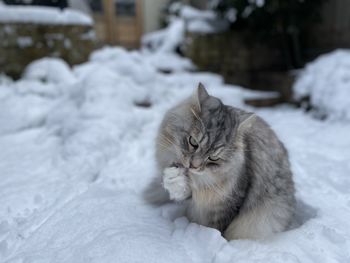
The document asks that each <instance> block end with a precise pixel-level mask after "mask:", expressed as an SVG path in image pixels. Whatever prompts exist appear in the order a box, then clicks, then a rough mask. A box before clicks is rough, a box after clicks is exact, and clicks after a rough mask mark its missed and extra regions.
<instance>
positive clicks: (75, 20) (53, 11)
mask: <svg viewBox="0 0 350 263" xmlns="http://www.w3.org/2000/svg"><path fill="white" fill-rule="evenodd" d="M0 22H2V23H34V24H45V25H88V26H91V25H92V24H93V21H92V18H91V17H90V16H88V15H86V14H84V13H82V12H80V11H77V10H73V9H69V8H66V9H63V10H60V9H58V8H53V7H44V6H8V5H2V4H0Z"/></svg>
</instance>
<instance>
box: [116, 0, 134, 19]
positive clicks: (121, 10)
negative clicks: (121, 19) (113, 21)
mask: <svg viewBox="0 0 350 263" xmlns="http://www.w3.org/2000/svg"><path fill="white" fill-rule="evenodd" d="M115 9H116V15H117V16H135V15H136V3H135V0H116V1H115Z"/></svg>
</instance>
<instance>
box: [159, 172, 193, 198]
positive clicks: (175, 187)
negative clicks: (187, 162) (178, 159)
mask: <svg viewBox="0 0 350 263" xmlns="http://www.w3.org/2000/svg"><path fill="white" fill-rule="evenodd" d="M163 186H164V188H165V189H166V190H167V191H168V192H169V196H170V199H171V200H174V201H183V200H185V199H187V198H188V197H189V196H190V195H191V188H190V186H189V183H188V178H187V177H186V175H185V173H184V169H182V168H177V167H169V168H165V169H164V174H163Z"/></svg>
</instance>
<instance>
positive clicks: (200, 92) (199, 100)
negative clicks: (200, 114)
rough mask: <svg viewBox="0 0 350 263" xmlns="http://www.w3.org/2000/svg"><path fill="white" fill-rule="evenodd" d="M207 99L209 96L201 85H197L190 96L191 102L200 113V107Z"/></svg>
mask: <svg viewBox="0 0 350 263" xmlns="http://www.w3.org/2000/svg"><path fill="white" fill-rule="evenodd" d="M208 98H209V94H208V92H207V90H206V89H205V87H204V85H203V84H202V83H199V84H198V87H197V88H196V90H195V91H194V93H193V95H192V100H193V102H194V104H195V105H196V107H198V110H199V111H201V105H202V104H203V102H204V101H205V100H207V99H208Z"/></svg>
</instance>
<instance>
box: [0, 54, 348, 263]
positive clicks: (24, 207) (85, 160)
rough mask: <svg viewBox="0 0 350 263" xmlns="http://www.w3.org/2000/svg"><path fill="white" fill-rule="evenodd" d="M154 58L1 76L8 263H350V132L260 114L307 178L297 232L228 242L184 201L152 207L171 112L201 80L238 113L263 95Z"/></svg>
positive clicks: (2, 244)
mask: <svg viewBox="0 0 350 263" xmlns="http://www.w3.org/2000/svg"><path fill="white" fill-rule="evenodd" d="M149 56H150V55H149V54H148V55H147V56H146V55H143V54H142V53H139V52H130V53H129V52H126V51H125V50H122V49H119V48H105V49H103V50H100V51H97V52H95V53H93V54H92V56H91V59H90V61H89V62H87V63H85V64H82V65H79V66H76V67H75V68H74V69H73V70H70V69H69V68H68V67H67V65H65V64H64V63H63V62H61V61H59V60H47V59H44V60H41V61H39V62H36V63H35V64H34V65H32V66H30V67H29V68H28V70H27V72H26V73H25V75H24V77H23V78H22V79H21V80H20V81H17V82H11V81H10V80H8V79H5V78H1V77H0V149H1V151H0V200H1V205H0V262H11V263H17V262H23V263H24V262H25V263H29V262H36V263H37V262H74V263H79V262H98V263H103V262H118V263H121V262H128V263H129V262H167V263H170V262H198V263H205V262H227V263H229V262H230V263H231V262H235V263H238V262H269V263H271V262H287V263H294V262H317V263H322V262H327V263H330V262H344V263H345V262H350V191H349V188H350V161H349V160H350V136H349V135H350V123H346V122H336V121H318V120H315V119H313V118H312V117H310V116H309V115H307V114H305V113H304V112H303V111H302V110H298V109H294V108H291V107H288V106H280V107H276V108H271V109H259V110H258V109H253V108H248V109H249V110H254V111H256V112H257V114H259V115H260V116H262V117H263V118H265V119H266V120H267V121H268V122H269V123H270V124H271V126H272V127H273V128H274V129H275V130H276V132H277V133H278V134H279V136H280V138H281V139H282V141H283V142H284V143H285V144H286V146H287V148H288V149H289V152H290V159H291V163H292V168H293V171H294V176H295V177H294V178H295V182H296V189H297V193H296V195H297V199H298V211H297V215H296V220H295V226H294V227H293V229H291V230H289V231H286V232H284V233H280V234H278V235H276V236H274V237H272V238H270V239H267V240H260V241H253V240H236V241H231V242H228V241H226V240H225V239H224V238H222V237H221V235H220V233H219V232H218V231H217V230H215V229H211V228H206V227H203V226H200V225H197V224H193V223H190V222H188V221H187V219H186V218H184V217H183V209H184V207H183V205H181V204H168V205H165V206H162V207H159V208H155V207H151V206H149V205H147V204H146V203H145V202H144V201H143V200H142V198H141V192H142V190H143V189H144V188H145V186H146V185H147V183H148V182H149V181H150V179H151V178H152V176H154V173H155V168H154V158H153V153H154V137H155V135H156V132H157V127H158V125H159V123H160V121H161V118H162V116H163V114H164V112H165V110H166V109H168V108H169V107H170V106H172V105H173V104H174V103H176V102H178V101H179V100H181V99H183V98H185V97H186V96H188V95H189V94H190V93H191V92H192V90H193V89H194V87H195V86H196V85H197V84H198V82H199V81H201V82H203V83H204V85H206V86H207V87H208V90H209V92H211V93H212V94H213V95H215V96H218V97H220V98H222V99H223V101H224V102H225V103H227V104H231V105H235V106H238V107H245V108H247V107H246V106H244V105H243V103H242V100H243V98H246V97H249V96H255V95H257V94H254V93H253V92H249V91H246V90H243V89H241V88H239V87H234V86H228V85H224V84H223V82H222V79H221V78H220V77H219V76H217V75H213V74H209V73H187V72H184V71H178V72H177V73H175V74H167V75H166V74H161V73H158V72H157V70H156V68H155V67H154V66H153V65H152V63H151V62H150V60H149ZM145 102H149V103H151V104H152V106H151V107H139V106H136V104H145Z"/></svg>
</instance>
